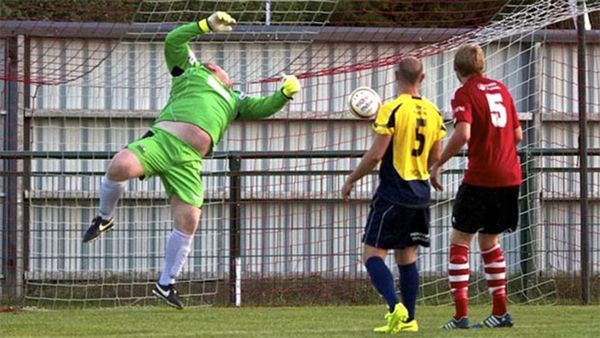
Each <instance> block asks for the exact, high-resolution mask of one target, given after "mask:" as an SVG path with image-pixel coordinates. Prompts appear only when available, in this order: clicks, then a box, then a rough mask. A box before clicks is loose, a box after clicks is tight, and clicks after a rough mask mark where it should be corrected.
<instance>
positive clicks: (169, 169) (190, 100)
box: [83, 12, 300, 309]
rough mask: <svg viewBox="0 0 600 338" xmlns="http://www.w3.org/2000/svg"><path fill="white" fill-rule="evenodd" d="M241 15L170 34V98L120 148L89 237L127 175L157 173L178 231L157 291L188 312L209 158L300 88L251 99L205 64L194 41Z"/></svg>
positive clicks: (107, 225) (291, 84)
mask: <svg viewBox="0 0 600 338" xmlns="http://www.w3.org/2000/svg"><path fill="white" fill-rule="evenodd" d="M234 24H235V19H234V18H232V17H231V16H230V15H229V14H227V13H225V12H216V13H213V14H212V15H210V17H208V18H207V19H203V20H201V21H199V22H192V23H189V24H185V25H182V26H179V27H177V28H175V29H174V30H172V31H171V32H169V34H168V35H167V37H166V39H165V58H166V63H167V67H168V70H169V73H170V74H171V76H172V77H173V78H172V83H171V92H170V96H169V100H168V102H167V104H166V106H165V107H164V108H163V110H162V111H161V112H160V114H159V115H158V117H157V118H156V120H155V121H154V123H153V124H152V127H151V129H150V131H149V132H148V133H147V134H146V135H144V137H143V138H142V139H139V140H137V141H134V142H133V143H131V144H129V145H128V146H127V148H125V149H123V150H121V151H120V152H119V153H117V154H116V155H115V156H114V157H113V159H112V160H111V162H110V164H109V165H108V169H107V172H106V175H105V176H104V177H103V178H102V183H101V188H100V208H99V212H98V215H97V216H96V217H95V218H94V219H93V220H92V222H91V226H90V227H89V229H88V230H87V232H86V233H85V235H84V237H83V242H89V241H91V240H94V239H96V238H97V237H98V236H99V235H100V234H102V233H103V232H106V231H108V230H110V229H111V228H112V227H113V226H114V222H113V211H114V209H115V206H116V204H117V201H118V199H119V197H120V196H121V193H122V192H123V190H124V188H125V184H126V182H127V180H129V179H131V178H135V177H146V178H147V177H151V176H155V175H158V176H159V177H160V178H161V180H162V182H163V185H164V187H165V190H166V192H167V195H168V196H169V199H170V203H171V212H172V217H173V221H174V229H173V231H172V232H171V234H170V236H169V238H168V239H167V243H166V249H165V251H166V252H165V263H164V268H163V270H162V273H161V275H160V279H159V280H158V282H157V283H156V285H155V287H154V289H153V290H152V292H153V293H154V294H155V295H156V296H158V297H160V298H162V299H163V300H165V301H166V302H167V303H168V304H169V305H171V306H173V307H175V308H178V309H182V308H183V304H182V303H181V301H180V300H179V298H178V296H177V291H176V290H175V287H174V286H175V278H176V277H177V275H178V274H179V272H180V271H181V269H182V267H183V265H184V263H185V261H186V259H187V256H188V254H189V252H190V248H191V245H192V240H193V236H194V233H195V232H196V229H197V227H198V222H199V220H200V213H201V210H200V208H201V207H202V202H203V199H204V193H203V186H202V179H201V177H200V171H201V170H202V158H203V157H205V156H206V155H207V154H209V153H211V151H212V148H213V147H214V146H215V145H216V144H218V143H219V141H221V138H222V136H223V133H224V132H225V130H226V129H227V127H228V126H229V124H231V123H232V122H233V121H234V120H258V119H263V118H266V117H269V116H271V115H273V114H275V113H276V112H278V111H279V110H281V109H282V108H283V107H284V106H285V104H286V103H287V102H288V101H289V100H291V99H292V96H293V95H294V94H295V93H297V92H298V91H299V90H300V84H299V82H298V80H297V79H296V77H294V76H284V79H283V86H282V88H281V90H277V91H276V92H275V93H273V94H271V95H269V96H264V97H252V96H246V95H245V94H243V93H241V92H238V91H235V90H233V89H232V82H231V80H230V79H229V76H228V75H227V73H226V72H225V71H224V70H223V69H221V68H220V67H219V66H217V65H215V64H210V63H205V64H202V63H199V62H198V61H197V60H196V58H195V56H194V53H193V52H192V50H191V48H190V45H189V41H190V39H192V38H194V37H196V36H198V35H200V34H204V33H209V32H228V31H231V29H232V26H233V25H234Z"/></svg>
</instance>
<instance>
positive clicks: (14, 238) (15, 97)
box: [2, 36, 22, 299]
mask: <svg viewBox="0 0 600 338" xmlns="http://www.w3.org/2000/svg"><path fill="white" fill-rule="evenodd" d="M6 42H7V44H6V46H7V53H6V60H5V61H6V69H7V75H8V76H7V78H8V79H7V80H6V82H5V83H6V86H5V88H6V89H5V90H6V92H5V107H6V117H5V119H4V149H5V150H19V145H18V142H19V132H18V125H19V124H18V122H19V86H18V81H17V80H18V71H19V70H18V67H19V40H18V37H17V36H12V37H9V38H7V39H6ZM17 161H18V160H17V159H8V160H4V168H3V171H5V172H7V173H15V172H17V170H18V167H17ZM4 192H5V194H6V195H5V197H4V215H3V219H4V222H3V223H4V229H3V230H4V234H5V235H4V236H3V237H4V238H3V240H4V245H3V248H4V254H3V256H4V257H5V259H4V261H3V262H2V267H3V268H4V272H5V273H6V275H5V279H4V283H3V289H4V290H5V291H4V292H5V293H8V294H9V295H10V296H11V297H12V298H13V299H19V298H20V297H21V288H20V286H21V276H22V275H21V274H20V273H19V271H20V266H21V264H20V262H19V251H20V250H19V249H20V248H19V238H20V236H19V231H18V230H19V221H18V212H19V209H18V207H19V202H18V198H19V196H18V176H17V175H6V176H5V177H4Z"/></svg>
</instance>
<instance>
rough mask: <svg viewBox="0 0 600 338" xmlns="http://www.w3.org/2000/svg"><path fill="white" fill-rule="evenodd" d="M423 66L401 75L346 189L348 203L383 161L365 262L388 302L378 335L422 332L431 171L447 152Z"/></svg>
mask: <svg viewBox="0 0 600 338" xmlns="http://www.w3.org/2000/svg"><path fill="white" fill-rule="evenodd" d="M424 77H425V76H424V74H423V65H422V63H421V61H420V60H419V59H417V58H414V57H408V58H405V59H403V60H402V61H400V63H399V64H398V68H397V70H396V79H397V81H398V85H399V90H400V95H399V96H398V97H397V98H396V99H394V100H392V101H389V102H387V103H385V104H384V105H382V107H381V108H380V109H379V112H378V114H377V118H376V119H375V123H374V124H373V130H374V131H375V139H374V141H373V144H372V146H371V148H370V149H369V150H368V151H367V152H366V153H365V155H364V156H363V158H362V160H361V162H360V164H359V165H358V167H357V168H356V169H355V170H354V171H353V172H352V173H351V174H350V175H349V176H348V178H347V179H346V182H345V183H344V186H343V188H342V195H343V197H344V199H345V200H347V199H348V197H349V196H350V192H351V190H352V187H353V185H354V183H355V182H356V181H358V180H359V179H360V178H362V177H363V176H365V175H366V174H368V173H369V172H370V171H371V170H373V168H375V166H376V165H377V164H378V163H379V162H380V161H381V166H380V169H379V178H380V183H379V186H378V188H377V191H376V192H375V195H374V197H373V201H372V203H371V210H370V212H369V216H368V219H367V224H366V226H365V231H364V235H363V238H362V241H363V243H364V252H363V260H364V264H365V267H366V268H367V272H368V273H369V276H370V278H371V282H372V283H373V286H374V287H375V288H376V289H377V291H378V292H379V293H380V294H381V295H382V296H383V298H385V300H386V301H387V304H388V307H389V312H388V313H387V314H386V315H385V318H386V320H387V323H386V325H384V326H382V327H378V328H375V329H374V331H375V332H381V333H398V332H401V331H418V329H419V326H418V324H417V321H416V319H415V303H416V298H417V294H418V291H419V272H418V270H417V265H416V260H417V248H418V246H419V245H421V246H424V247H429V202H430V194H431V188H430V184H429V168H430V166H431V165H433V163H435V162H436V161H437V160H438V159H439V157H440V153H441V144H440V141H441V139H442V138H443V137H444V135H445V134H446V128H445V127H444V123H443V119H442V116H441V115H440V113H439V111H438V109H437V108H436V106H435V105H434V104H433V103H431V102H429V101H428V100H427V99H425V98H423V97H421V96H420V94H419V86H420V84H421V82H422V81H423V79H424ZM390 249H393V250H394V253H395V257H396V263H397V264H398V269H399V271H400V293H401V295H402V302H399V301H398V297H397V296H396V289H395V286H394V279H393V277H392V273H391V271H390V269H389V268H388V267H387V266H386V265H385V262H384V259H385V256H386V255H387V252H388V250H390Z"/></svg>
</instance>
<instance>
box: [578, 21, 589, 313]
mask: <svg viewBox="0 0 600 338" xmlns="http://www.w3.org/2000/svg"><path fill="white" fill-rule="evenodd" d="M585 53H586V49H585V16H584V15H580V16H579V17H577V83H578V100H579V193H580V198H579V208H580V217H581V221H580V224H581V225H580V227H581V233H580V235H581V302H582V303H583V304H590V251H589V248H590V247H589V224H588V199H589V196H588V162H587V148H588V145H587V111H586V105H587V99H586V90H587V81H586V65H585V62H586V57H585Z"/></svg>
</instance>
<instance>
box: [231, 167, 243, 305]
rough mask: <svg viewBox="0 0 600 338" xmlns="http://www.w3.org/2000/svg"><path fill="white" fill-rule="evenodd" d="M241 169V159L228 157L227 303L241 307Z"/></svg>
mask: <svg viewBox="0 0 600 338" xmlns="http://www.w3.org/2000/svg"><path fill="white" fill-rule="evenodd" d="M241 168H242V160H241V158H239V157H236V156H234V157H229V189H230V190H229V194H230V195H229V203H230V204H229V302H230V303H231V305H235V306H240V305H241V283H240V280H241V276H238V275H239V274H240V272H241V270H239V269H240V268H241V262H240V239H241V235H240V226H241V212H240V211H241V199H242V189H241V183H242V180H241V177H240V169H241Z"/></svg>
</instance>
